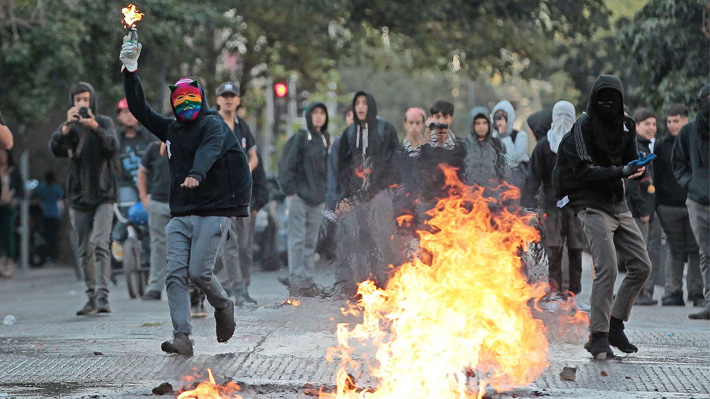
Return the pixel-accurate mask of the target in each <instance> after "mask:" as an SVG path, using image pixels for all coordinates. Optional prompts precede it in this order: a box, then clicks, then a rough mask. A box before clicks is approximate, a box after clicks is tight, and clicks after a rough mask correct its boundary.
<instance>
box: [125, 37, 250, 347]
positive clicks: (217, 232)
mask: <svg viewBox="0 0 710 399" xmlns="http://www.w3.org/2000/svg"><path fill="white" fill-rule="evenodd" d="M141 48H142V45H141V44H140V43H137V42H135V43H134V42H131V41H130V39H129V37H128V36H125V37H124V38H123V45H122V47H121V53H120V55H119V59H120V60H121V62H122V63H123V67H122V72H123V86H124V90H125V92H126V100H127V101H128V108H129V109H130V111H131V113H132V114H133V115H134V116H135V117H136V119H137V120H138V121H139V122H140V123H141V124H142V125H143V126H144V127H145V128H146V129H148V130H149V131H150V132H152V133H153V134H155V135H156V136H157V137H158V138H159V139H160V140H161V141H163V142H165V144H166V147H167V148H166V149H167V153H168V163H169V164H170V198H169V204H170V214H171V216H172V218H171V219H170V222H168V225H167V226H166V227H165V233H166V237H167V261H168V266H167V277H166V289H167V294H168V305H169V307H170V318H171V319H172V324H173V339H172V340H171V341H165V342H163V343H162V345H161V349H162V350H163V351H164V352H167V353H177V354H180V355H184V356H192V355H193V353H194V352H193V343H192V341H191V340H190V338H189V336H190V334H192V324H191V322H190V293H189V290H188V279H189V280H191V281H193V282H194V283H195V285H197V286H198V287H199V288H200V289H201V290H202V291H203V292H204V293H205V295H206V297H207V300H208V301H209V302H210V304H211V305H212V307H214V309H215V313H214V316H215V326H216V335H217V342H227V341H228V340H229V339H230V338H231V337H232V335H234V328H235V326H236V324H235V321H234V303H233V302H232V301H231V300H230V299H229V298H228V296H227V293H226V292H225V291H224V288H222V285H221V284H220V282H219V280H218V279H217V277H216V276H215V275H214V273H213V271H214V261H215V259H216V258H217V257H218V256H219V253H220V251H221V249H222V246H223V245H224V242H225V240H226V239H227V236H228V231H229V224H230V220H229V218H230V217H232V216H240V217H246V216H248V206H249V200H250V197H251V184H252V182H251V174H250V173H249V164H248V163H247V158H246V155H245V154H244V151H243V150H242V148H241V146H240V145H239V143H238V142H237V138H236V136H235V135H234V134H233V133H232V131H231V129H230V128H229V126H227V124H226V123H224V121H223V120H222V118H221V117H220V116H219V113H218V112H217V111H215V110H213V109H212V108H210V106H209V104H208V101H207V96H206V95H205V93H204V91H203V89H202V87H201V85H200V84H199V83H198V82H197V81H196V80H193V79H189V78H183V79H180V80H178V81H177V82H176V83H175V84H174V85H171V86H170V91H171V94H170V103H171V105H172V110H173V116H174V117H172V118H167V117H164V116H162V115H160V114H158V113H156V112H155V111H153V110H152V109H151V108H150V105H148V103H147V101H146V99H145V95H144V93H143V86H142V85H141V81H140V79H139V77H138V73H137V70H138V58H139V57H140V52H141Z"/></svg>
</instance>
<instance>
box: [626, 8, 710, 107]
mask: <svg viewBox="0 0 710 399" xmlns="http://www.w3.org/2000/svg"><path fill="white" fill-rule="evenodd" d="M704 3H705V2H704V1H702V0H651V1H650V2H649V3H648V4H647V5H646V6H645V7H644V8H643V9H642V10H641V11H639V12H638V13H637V14H636V16H635V17H634V20H633V22H628V23H626V24H624V25H623V26H620V28H619V30H620V32H621V43H622V46H621V47H622V52H623V54H625V55H626V57H625V66H626V67H627V68H628V70H629V71H631V72H632V74H633V75H632V76H633V78H634V81H635V84H634V85H633V88H632V90H631V94H632V96H633V97H634V98H635V100H636V103H637V104H638V105H645V106H650V107H652V108H653V109H656V110H661V109H663V108H664V107H666V106H668V105H670V104H672V103H675V102H681V103H685V104H687V105H688V106H689V107H690V108H691V109H695V107H696V101H695V99H696V97H697V94H698V91H699V90H700V87H702V86H703V85H704V84H706V83H708V81H709V79H708V78H709V77H710V38H709V37H708V36H707V35H706V34H704V33H703V32H702V30H701V28H702V23H703V8H704V7H705V4H704Z"/></svg>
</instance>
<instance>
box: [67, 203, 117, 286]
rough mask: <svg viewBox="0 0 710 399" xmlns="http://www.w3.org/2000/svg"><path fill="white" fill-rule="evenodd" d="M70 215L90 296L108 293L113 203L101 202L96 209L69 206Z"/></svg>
mask: <svg viewBox="0 0 710 399" xmlns="http://www.w3.org/2000/svg"><path fill="white" fill-rule="evenodd" d="M69 216H70V218H71V224H72V227H73V228H74V231H75V232H76V236H77V244H78V249H79V261H80V262H81V267H82V268H83V270H84V282H85V283H86V294H87V295H89V297H94V296H95V295H98V296H108V285H109V281H110V280H111V252H110V250H109V244H110V241H111V240H110V236H111V222H112V221H113V204H101V205H99V206H98V207H97V208H96V209H94V210H93V211H80V210H77V209H69Z"/></svg>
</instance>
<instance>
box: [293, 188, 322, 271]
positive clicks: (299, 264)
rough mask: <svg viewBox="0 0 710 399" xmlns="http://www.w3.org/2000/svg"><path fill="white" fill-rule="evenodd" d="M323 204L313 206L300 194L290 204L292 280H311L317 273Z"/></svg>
mask: <svg viewBox="0 0 710 399" xmlns="http://www.w3.org/2000/svg"><path fill="white" fill-rule="evenodd" d="M323 209H324V207H323V204H320V205H316V206H311V205H308V204H306V202H305V201H303V200H302V199H301V198H299V197H298V196H294V197H292V198H290V201H289V205H288V274H289V279H290V280H291V281H299V280H300V281H310V280H312V279H313V276H314V275H315V253H316V242H317V241H318V230H319V229H320V225H321V222H322V221H323Z"/></svg>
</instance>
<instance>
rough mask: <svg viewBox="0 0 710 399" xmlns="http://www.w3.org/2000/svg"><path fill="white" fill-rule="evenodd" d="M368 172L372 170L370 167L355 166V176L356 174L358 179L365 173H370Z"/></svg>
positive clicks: (363, 176) (362, 177)
mask: <svg viewBox="0 0 710 399" xmlns="http://www.w3.org/2000/svg"><path fill="white" fill-rule="evenodd" d="M370 172H372V169H370V168H364V169H363V167H362V165H360V166H358V167H357V168H355V176H357V177H358V178H360V179H364V178H365V176H366V175H369V174H370Z"/></svg>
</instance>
